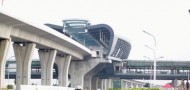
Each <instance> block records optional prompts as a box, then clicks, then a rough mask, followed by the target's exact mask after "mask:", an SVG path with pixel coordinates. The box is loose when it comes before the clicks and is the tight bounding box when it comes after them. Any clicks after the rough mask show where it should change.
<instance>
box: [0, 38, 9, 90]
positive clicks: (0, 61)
mask: <svg viewBox="0 0 190 90" xmlns="http://www.w3.org/2000/svg"><path fill="white" fill-rule="evenodd" d="M10 41H11V40H10V39H9V40H1V41H0V72H1V73H0V88H4V87H5V64H6V57H7V53H8V51H9V46H10Z"/></svg>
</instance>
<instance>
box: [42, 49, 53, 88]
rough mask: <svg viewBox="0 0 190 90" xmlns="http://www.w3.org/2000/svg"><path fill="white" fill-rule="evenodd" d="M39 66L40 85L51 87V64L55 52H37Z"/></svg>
mask: <svg viewBox="0 0 190 90" xmlns="http://www.w3.org/2000/svg"><path fill="white" fill-rule="evenodd" d="M38 53H39V58H40V64H41V70H42V71H41V85H53V83H52V80H53V64H54V61H55V56H56V54H57V50H44V49H43V50H42V49H40V50H38Z"/></svg>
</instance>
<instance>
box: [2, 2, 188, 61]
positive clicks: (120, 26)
mask: <svg viewBox="0 0 190 90" xmlns="http://www.w3.org/2000/svg"><path fill="white" fill-rule="evenodd" d="M0 8H3V9H5V10H6V11H8V12H11V13H13V14H15V15H17V16H19V17H22V18H24V19H28V20H31V21H33V22H36V23H45V22H49V23H53V24H59V25H62V20H63V19H73V18H79V19H87V20H89V21H90V22H91V23H92V24H99V23H105V24H108V25H110V26H111V27H112V28H113V29H114V31H115V32H116V33H117V34H119V35H122V36H124V37H126V38H128V39H129V40H130V42H131V44H132V49H131V53H130V56H129V59H145V58H143V56H148V57H150V58H152V56H153V55H152V51H151V50H150V49H148V48H146V47H144V44H146V45H149V46H150V47H153V44H154V41H153V39H152V37H150V36H149V35H147V34H145V33H143V32H142V30H146V31H147V32H149V33H152V34H153V35H154V36H155V37H156V40H157V52H156V55H157V57H160V56H164V57H165V58H164V59H172V60H179V59H180V60H190V13H189V12H188V10H189V9H190V0H4V4H3V6H1V7H0Z"/></svg>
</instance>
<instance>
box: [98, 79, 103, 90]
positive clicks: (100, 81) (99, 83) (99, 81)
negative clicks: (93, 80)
mask: <svg viewBox="0 0 190 90" xmlns="http://www.w3.org/2000/svg"><path fill="white" fill-rule="evenodd" d="M102 87H103V79H98V89H101V90H103V88H102Z"/></svg>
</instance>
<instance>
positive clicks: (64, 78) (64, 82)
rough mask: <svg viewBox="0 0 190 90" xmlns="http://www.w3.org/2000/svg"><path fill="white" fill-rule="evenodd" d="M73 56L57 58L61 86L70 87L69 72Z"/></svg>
mask: <svg viewBox="0 0 190 90" xmlns="http://www.w3.org/2000/svg"><path fill="white" fill-rule="evenodd" d="M71 57H72V56H71V55H63V56H56V61H55V63H56V64H57V66H58V81H59V86H63V87H68V85H69V82H68V71H69V65H70V61H71Z"/></svg>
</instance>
